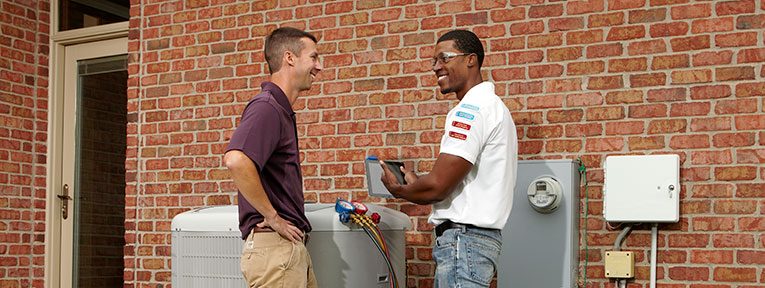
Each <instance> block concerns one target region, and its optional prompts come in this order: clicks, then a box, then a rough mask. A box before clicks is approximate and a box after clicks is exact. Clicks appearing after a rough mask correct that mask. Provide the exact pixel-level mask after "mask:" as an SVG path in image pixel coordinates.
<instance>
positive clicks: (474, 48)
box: [436, 30, 484, 68]
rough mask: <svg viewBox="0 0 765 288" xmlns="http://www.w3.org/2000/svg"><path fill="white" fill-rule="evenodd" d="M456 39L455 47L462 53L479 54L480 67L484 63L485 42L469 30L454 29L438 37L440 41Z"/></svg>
mask: <svg viewBox="0 0 765 288" xmlns="http://www.w3.org/2000/svg"><path fill="white" fill-rule="evenodd" d="M449 40H453V41H454V47H455V48H457V50H460V52H462V53H473V54H475V55H476V56H478V68H481V66H482V65H483V56H484V55H483V44H481V40H480V39H478V36H476V35H475V34H474V33H473V32H470V31H467V30H452V31H449V32H447V33H446V34H444V35H441V37H440V38H438V42H436V43H441V42H444V41H449Z"/></svg>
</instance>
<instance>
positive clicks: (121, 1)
mask: <svg viewBox="0 0 765 288" xmlns="http://www.w3.org/2000/svg"><path fill="white" fill-rule="evenodd" d="M58 3H59V4H58V7H59V27H58V30H59V31H66V30H72V29H79V28H85V27H91V26H98V25H104V24H111V23H116V22H123V21H128V19H130V0H59V1H58Z"/></svg>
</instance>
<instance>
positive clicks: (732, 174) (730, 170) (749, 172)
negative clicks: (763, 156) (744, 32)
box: [714, 166, 757, 181]
mask: <svg viewBox="0 0 765 288" xmlns="http://www.w3.org/2000/svg"><path fill="white" fill-rule="evenodd" d="M714 172H715V179H717V180H719V181H736V180H754V179H756V178H757V168H756V167H751V166H737V167H716V168H715V171H714Z"/></svg>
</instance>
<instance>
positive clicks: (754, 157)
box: [736, 149, 765, 193]
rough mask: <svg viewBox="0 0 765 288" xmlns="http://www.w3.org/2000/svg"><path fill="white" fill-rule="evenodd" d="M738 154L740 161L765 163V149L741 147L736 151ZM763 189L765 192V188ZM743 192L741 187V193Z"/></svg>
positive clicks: (737, 158) (738, 160) (737, 159)
mask: <svg viewBox="0 0 765 288" xmlns="http://www.w3.org/2000/svg"><path fill="white" fill-rule="evenodd" d="M736 156H737V157H736V161H737V162H738V163H754V164H757V163H765V149H741V150H738V151H736ZM761 191H762V193H765V189H763V190H761ZM741 192H742V190H741V188H739V193H741Z"/></svg>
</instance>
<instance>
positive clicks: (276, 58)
mask: <svg viewBox="0 0 765 288" xmlns="http://www.w3.org/2000/svg"><path fill="white" fill-rule="evenodd" d="M302 38H308V39H311V40H312V41H313V42H314V43H316V42H317V41H316V37H315V36H313V35H311V33H308V32H305V31H303V30H300V29H297V28H292V27H282V28H279V29H276V30H274V31H273V32H271V34H270V35H268V37H266V44H265V49H264V52H263V54H265V56H266V63H268V70H270V71H271V74H274V72H276V71H279V69H281V68H282V55H284V52H285V51H290V52H292V53H295V54H300V51H302V50H303V48H304V47H303V43H302V42H300V39H302Z"/></svg>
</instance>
